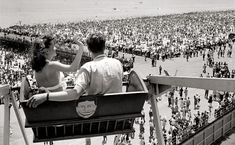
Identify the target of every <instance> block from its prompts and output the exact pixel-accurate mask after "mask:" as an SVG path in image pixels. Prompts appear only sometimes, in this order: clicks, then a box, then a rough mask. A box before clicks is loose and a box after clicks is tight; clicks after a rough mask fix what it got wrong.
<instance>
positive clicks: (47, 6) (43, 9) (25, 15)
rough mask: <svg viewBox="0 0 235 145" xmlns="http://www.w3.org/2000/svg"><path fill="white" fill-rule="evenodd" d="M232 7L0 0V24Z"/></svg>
mask: <svg viewBox="0 0 235 145" xmlns="http://www.w3.org/2000/svg"><path fill="white" fill-rule="evenodd" d="M227 9H235V0H0V27H8V26H10V25H15V24H19V21H21V23H23V24H35V23H44V22H51V23H55V22H67V21H70V22H76V21H79V20H81V19H103V18H122V17H130V16H132V17H136V16H151V15H162V14H170V13H183V12H191V11H204V10H227Z"/></svg>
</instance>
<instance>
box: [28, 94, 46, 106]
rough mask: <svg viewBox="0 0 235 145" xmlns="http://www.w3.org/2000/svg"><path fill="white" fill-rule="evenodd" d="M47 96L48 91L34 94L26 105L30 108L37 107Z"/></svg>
mask: <svg viewBox="0 0 235 145" xmlns="http://www.w3.org/2000/svg"><path fill="white" fill-rule="evenodd" d="M46 96H47V94H46V93H43V94H37V95H33V96H32V97H31V98H30V99H29V100H28V102H27V104H26V105H27V106H29V108H36V107H37V106H38V105H40V104H42V103H43V102H45V101H46Z"/></svg>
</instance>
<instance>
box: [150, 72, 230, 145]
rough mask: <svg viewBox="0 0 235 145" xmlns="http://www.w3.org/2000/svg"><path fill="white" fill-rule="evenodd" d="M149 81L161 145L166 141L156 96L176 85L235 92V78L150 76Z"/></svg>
mask: <svg viewBox="0 0 235 145" xmlns="http://www.w3.org/2000/svg"><path fill="white" fill-rule="evenodd" d="M148 82H149V84H150V85H151V87H150V94H151V95H152V97H151V105H152V110H153V117H154V125H155V129H156V136H157V140H158V143H159V145H165V142H164V140H163V133H162V128H161V122H160V116H159V109H158V106H157V102H156V98H155V97H156V96H160V95H161V94H162V93H164V92H166V91H169V90H170V89H171V88H172V87H175V86H181V87H190V88H198V89H207V90H219V91H229V92H235V79H230V78H199V77H175V76H174V77H172V76H149V78H148ZM159 90H161V91H159Z"/></svg>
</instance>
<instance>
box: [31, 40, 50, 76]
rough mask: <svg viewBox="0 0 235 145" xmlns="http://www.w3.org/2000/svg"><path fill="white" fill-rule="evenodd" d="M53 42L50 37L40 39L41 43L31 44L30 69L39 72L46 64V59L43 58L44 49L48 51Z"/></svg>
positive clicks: (38, 41) (37, 41)
mask: <svg viewBox="0 0 235 145" xmlns="http://www.w3.org/2000/svg"><path fill="white" fill-rule="evenodd" d="M52 41H53V38H52V37H51V36H44V37H43V38H42V41H40V40H36V41H35V42H34V43H33V46H32V50H33V54H32V61H31V65H32V69H33V70H35V71H36V72H40V71H41V70H42V69H43V67H44V66H45V65H46V64H47V61H46V57H45V55H46V54H45V51H44V49H45V48H46V49H48V48H49V47H50V45H51V42H52Z"/></svg>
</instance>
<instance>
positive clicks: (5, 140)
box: [0, 85, 10, 145]
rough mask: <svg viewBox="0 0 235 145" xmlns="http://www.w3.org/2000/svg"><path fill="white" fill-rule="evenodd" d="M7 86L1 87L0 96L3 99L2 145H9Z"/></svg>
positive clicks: (8, 99)
mask: <svg viewBox="0 0 235 145" xmlns="http://www.w3.org/2000/svg"><path fill="white" fill-rule="evenodd" d="M9 91H10V89H9V86H8V85H5V86H1V87H0V94H1V95H3V97H4V131H3V145H9V141H10V140H9V139H10V108H9V105H10V98H9V97H8V96H7V95H8V94H9Z"/></svg>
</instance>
